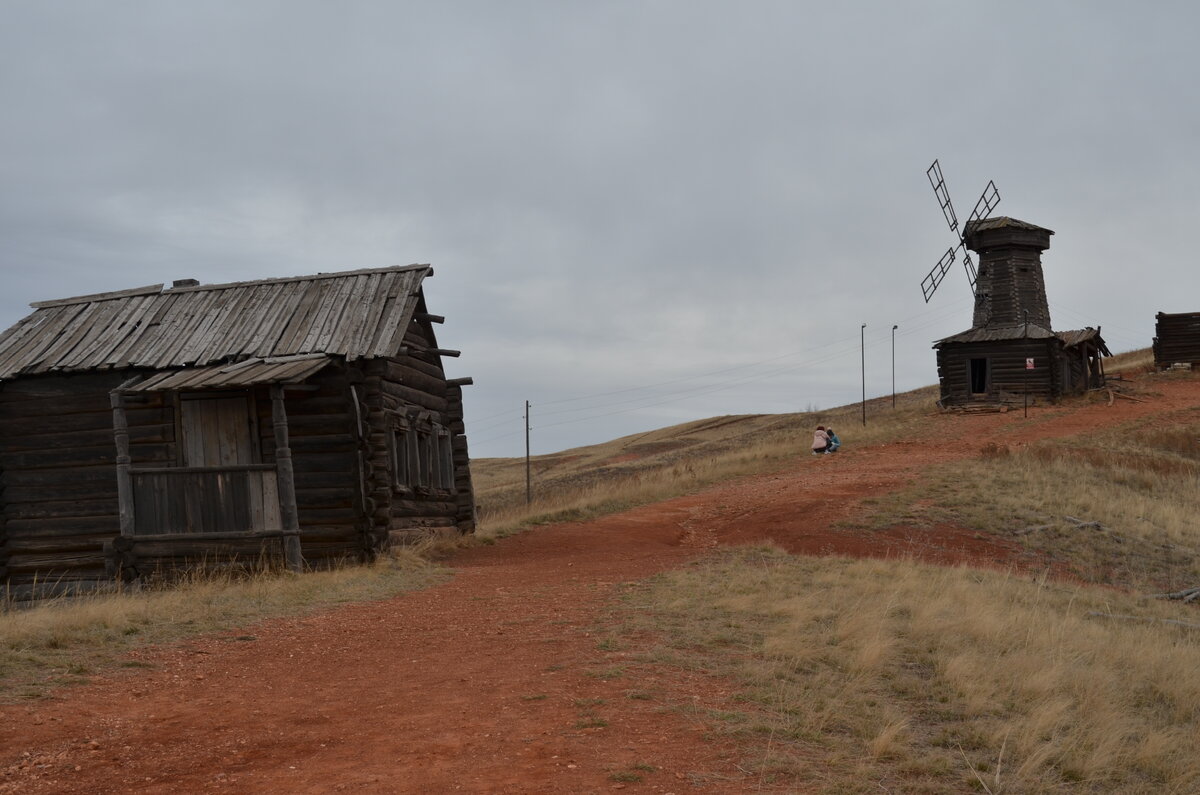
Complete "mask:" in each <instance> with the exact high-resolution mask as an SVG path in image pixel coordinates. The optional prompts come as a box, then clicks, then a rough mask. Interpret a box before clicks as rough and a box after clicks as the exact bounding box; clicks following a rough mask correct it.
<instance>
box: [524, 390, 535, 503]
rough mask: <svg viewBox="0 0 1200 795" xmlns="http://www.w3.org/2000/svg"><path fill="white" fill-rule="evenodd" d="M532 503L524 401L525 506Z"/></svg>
mask: <svg viewBox="0 0 1200 795" xmlns="http://www.w3.org/2000/svg"><path fill="white" fill-rule="evenodd" d="M532 503H533V477H532V475H531V474H530V472H529V401H528V400H526V401H525V504H526V505H530V504H532Z"/></svg>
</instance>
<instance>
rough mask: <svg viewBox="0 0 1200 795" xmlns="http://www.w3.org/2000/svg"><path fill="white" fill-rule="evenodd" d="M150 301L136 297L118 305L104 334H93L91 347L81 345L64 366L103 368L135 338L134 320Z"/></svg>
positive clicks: (146, 298) (147, 298) (136, 330)
mask: <svg viewBox="0 0 1200 795" xmlns="http://www.w3.org/2000/svg"><path fill="white" fill-rule="evenodd" d="M152 300H153V298H152V297H138V298H131V299H129V300H126V301H122V302H121V303H120V304H119V307H120V311H119V312H117V313H116V314H114V315H113V316H112V317H111V318H110V319H109V320H108V323H107V325H106V328H105V333H104V334H102V335H101V334H95V336H94V342H93V343H92V344H91V345H88V344H86V341H85V342H84V343H81V344H80V345H79V346H78V348H77V350H76V351H75V352H74V353H72V354H71V355H70V356H69V357H68V358H66V359H65V360H64V363H65V366H68V367H81V366H90V367H102V366H104V364H105V362H106V361H107V360H108V359H109V358H110V357H111V356H112V355H113V354H114V353H115V352H116V351H117V350H118V349H120V348H121V347H122V346H123V345H124V343H125V341H126V340H127V339H128V338H129V337H130V336H136V334H137V333H138V330H139V329H138V326H137V324H136V322H135V321H136V318H137V317H138V316H139V315H140V314H141V312H142V308H143V307H144V306H145V305H146V304H147V303H148V302H150V301H152Z"/></svg>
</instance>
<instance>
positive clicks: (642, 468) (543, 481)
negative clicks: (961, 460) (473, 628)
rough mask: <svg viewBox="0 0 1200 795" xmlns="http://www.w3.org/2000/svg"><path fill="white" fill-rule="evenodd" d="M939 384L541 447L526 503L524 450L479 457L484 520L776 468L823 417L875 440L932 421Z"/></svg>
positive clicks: (492, 529)
mask: <svg viewBox="0 0 1200 795" xmlns="http://www.w3.org/2000/svg"><path fill="white" fill-rule="evenodd" d="M937 394H938V393H937V387H933V386H929V387H923V388H921V389H916V390H913V391H911V392H905V393H903V394H898V395H897V396H896V407H895V409H893V408H892V399H891V396H888V397H886V398H875V399H872V400H868V401H867V425H866V426H865V427H864V426H863V425H862V413H861V405H860V404H854V405H851V406H842V407H839V408H835V409H830V410H828V411H816V412H800V413H794V414H736V415H729V416H724V417H712V418H709V419H704V420H696V421H693V422H687V423H683V424H681V425H673V426H670V427H667V428H660V429H658V430H654V431H648V432H646V433H639V434H633V435H630V436H625V437H622V438H620V439H614V440H613V441H611V442H605V443H603V444H596V445H589V446H587V447H577V448H573V449H570V450H563V451H562V452H558V453H551V454H548V455H538V456H533V457H532V458H531V461H530V469H531V473H532V480H533V497H534V499H533V504H532V505H530V506H528V507H527V506H526V504H525V459H523V458H481V459H475V460H474V461H472V462H471V476H472V478H473V479H474V485H475V498H476V503H477V505H478V506H479V515H480V522H481V526H482V528H483V531H484V532H485V533H487V534H495V533H499V534H501V535H503V534H504V533H506V532H510V531H511V530H513V529H515V528H517V527H520V526H522V525H527V524H537V523H543V522H549V521H561V520H565V519H580V518H586V517H590V516H596V515H599V514H603V513H609V512H612V511H615V510H622V509H624V508H628V507H631V506H633V505H640V504H645V503H647V502H653V501H655V500H659V499H665V498H667V497H671V496H676V495H678V494H681V493H684V492H685V491H687V490H689V489H693V488H696V487H698V486H702V485H706V484H709V483H714V482H717V481H720V480H723V479H727V478H731V477H737V476H739V475H747V474H754V473H757V472H764V471H769V470H770V469H771V468H773V467H776V466H779V465H780V464H781V463H782V462H783V461H784V460H786V459H787V458H789V457H791V456H794V455H796V454H797V453H798V452H804V451H807V450H808V448H809V447H810V446H811V444H812V433H813V429H814V428H816V426H817V425H825V426H830V425H832V426H833V427H834V428H836V429H838V434H839V436H840V437H841V438H842V442H843V443H844V444H845V445H848V446H851V447H853V446H863V445H869V444H876V443H879V442H883V441H887V440H889V439H891V438H894V437H896V436H898V435H900V434H901V433H904V432H906V431H911V430H912V429H913V428H914V427H916V426H918V425H919V424H921V423H923V422H925V421H927V419H928V417H929V416H930V415H931V414H932V413H935V412H936V409H935V406H934V403H935V401H936V400H937Z"/></svg>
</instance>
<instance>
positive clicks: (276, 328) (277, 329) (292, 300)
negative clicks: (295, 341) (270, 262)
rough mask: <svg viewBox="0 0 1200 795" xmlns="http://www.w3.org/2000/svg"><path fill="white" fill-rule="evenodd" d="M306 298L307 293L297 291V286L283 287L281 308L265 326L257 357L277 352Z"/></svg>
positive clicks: (257, 348)
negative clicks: (280, 341)
mask: <svg viewBox="0 0 1200 795" xmlns="http://www.w3.org/2000/svg"><path fill="white" fill-rule="evenodd" d="M304 297H305V291H304V290H303V289H297V288H296V287H295V285H291V284H288V285H283V286H281V288H280V297H279V299H278V300H279V302H280V305H281V308H280V309H278V310H276V312H275V313H274V314H275V317H274V318H272V319H271V322H270V323H268V324H267V325H266V326H265V328H264V333H263V335H262V341H261V342H260V343H259V344H258V345H257V346H256V347H255V348H254V350H253V354H254V355H255V356H270V355H271V354H272V353H273V352H274V351H275V349H276V348H277V347H278V346H279V340H280V338H281V337H282V336H283V335H284V333H285V332H286V331H287V329H288V327H289V326H290V325H291V323H292V320H293V319H294V318H295V317H296V315H297V314H298V313H299V312H300V307H301V306H302V305H303V303H304Z"/></svg>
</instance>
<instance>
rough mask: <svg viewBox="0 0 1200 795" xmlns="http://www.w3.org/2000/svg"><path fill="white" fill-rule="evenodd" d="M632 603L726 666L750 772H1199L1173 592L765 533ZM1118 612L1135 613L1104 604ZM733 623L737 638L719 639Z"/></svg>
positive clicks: (944, 778)
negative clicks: (756, 744)
mask: <svg viewBox="0 0 1200 795" xmlns="http://www.w3.org/2000/svg"><path fill="white" fill-rule="evenodd" d="M627 599H628V601H629V608H630V610H629V615H628V617H627V619H626V620H630V621H635V622H641V623H642V625H643V626H644V628H645V629H646V631H647V632H650V631H658V632H659V633H661V634H660V638H661V641H660V642H661V643H662V644H663V645H664V646H668V647H669V648H670V650H671V652H672V654H673V655H674V658H675V660H676V661H677V664H681V665H685V666H688V667H692V668H694V669H697V670H703V671H707V672H711V673H715V674H718V675H724V676H728V677H731V678H733V679H734V680H735V681H736V682H738V684H739V687H740V688H741V690H742V692H743V693H744V694H745V696H746V703H749V704H752V705H753V706H754V707H755V708H756V709H755V714H754V718H753V719H754V721H755V723H754V725H752V726H751V727H750V731H751V732H752V733H753V734H754V735H757V736H759V737H761V738H762V740H761V742H762V745H761V746H760V747H761V748H762V758H761V759H757V760H756V759H748V760H746V761H745V763H744V767H745V768H746V769H748V770H761V769H763V767H762V761H763V759H766V758H768V757H770V758H771V759H772V760H773V761H772V766H773V769H775V770H777V771H778V770H790V771H792V772H791V773H789V775H801V776H803V775H816V774H817V773H818V772H819V771H821V775H823V776H825V780H838V781H847V780H858V781H868V780H871V781H882V780H884V779H886V778H889V777H903V780H904V781H905V782H906V784H905V789H906V790H909V789H911V790H912V791H927V792H960V791H963V790H965V789H971V788H979V787H980V786H981V783H980V782H983V783H986V785H987V787H988V788H989V789H990V791H993V792H999V791H1006V792H1007V791H1021V792H1024V791H1030V792H1044V791H1051V790H1065V791H1074V790H1078V791H1094V790H1095V789H1097V788H1099V789H1101V790H1104V791H1121V792H1152V791H1155V792H1157V791H1163V792H1191V791H1197V789H1198V788H1200V758H1197V757H1196V755H1195V754H1194V751H1193V742H1192V738H1194V737H1195V736H1196V735H1197V733H1198V732H1200V679H1198V678H1197V677H1196V676H1195V660H1196V659H1197V654H1200V631H1197V630H1194V629H1189V628H1186V627H1180V626H1174V625H1170V624H1166V623H1162V622H1159V621H1157V619H1162V618H1175V619H1178V618H1179V617H1181V616H1184V617H1186V616H1188V615H1189V613H1188V612H1187V611H1188V610H1189V608H1188V607H1187V606H1184V605H1179V604H1175V603H1162V602H1146V601H1145V600H1143V599H1140V598H1138V597H1134V596H1128V595H1124V594H1120V593H1116V592H1113V591H1108V590H1106V591H1098V590H1095V589H1090V588H1088V587H1086V586H1071V585H1063V584H1056V585H1053V586H1052V585H1050V584H1048V583H1047V581H1046V580H1045V579H1044V578H1040V579H1033V580H1031V579H1027V578H1023V577H1018V576H1015V575H1013V574H1011V573H1005V572H994V571H978V570H971V569H966V568H938V567H935V566H928V565H923V564H918V563H915V562H912V561H897V560H891V561H880V560H849V559H839V558H820V559H815V558H793V557H791V556H788V555H787V554H785V553H783V552H782V551H779V550H776V549H773V548H770V547H755V548H742V549H736V550H728V551H725V552H722V553H720V554H718V555H715V556H714V557H712V558H711V559H709V560H707V561H706V562H705V563H704V564H703V565H700V566H691V567H687V568H685V569H681V570H677V571H673V572H669V573H667V574H664V575H660V576H658V577H656V578H653V579H652V580H650V581H648V582H647V583H646V584H644V586H643V587H642V588H640V589H638V590H637V591H635V592H633V593H632V594H630V595H628V596H627ZM1119 615H1139V616H1142V617H1144V618H1146V619H1148V620H1147V621H1145V622H1127V621H1121V620H1111V619H1108V618H1106V616H1119ZM730 632H735V633H737V634H738V635H739V636H740V637H741V638H742V640H743V643H740V644H738V646H737V647H736V648H731V647H730V646H729V645H728V644H726V643H723V642H720V641H719V640H718V639H719V638H720V637H722V636H724V635H727V634H728V633H730ZM729 730H730V731H744V729H741V728H740V727H735V726H731V727H730V729H729ZM781 757H783V758H784V759H785V760H790V761H787V763H786V764H781V763H780V758H781ZM824 770H828V771H829V772H823V771H824Z"/></svg>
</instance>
